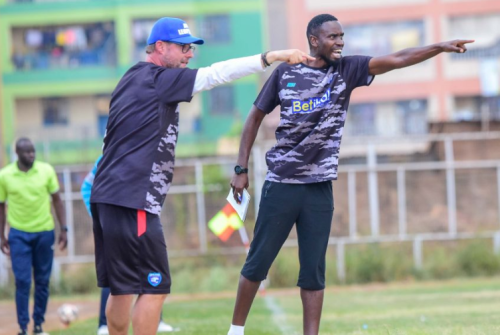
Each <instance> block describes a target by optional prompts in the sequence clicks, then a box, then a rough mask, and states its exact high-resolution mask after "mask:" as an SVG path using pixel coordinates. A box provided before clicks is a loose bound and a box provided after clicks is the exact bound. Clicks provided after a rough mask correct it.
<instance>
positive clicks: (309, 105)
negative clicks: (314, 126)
mask: <svg viewBox="0 0 500 335" xmlns="http://www.w3.org/2000/svg"><path fill="white" fill-rule="evenodd" d="M330 94H331V91H330V89H328V90H326V92H325V94H323V96H322V97H321V98H311V99H309V100H306V101H302V100H292V113H294V114H296V113H312V112H314V109H315V108H316V107H320V106H323V105H324V104H326V103H327V102H328V101H330Z"/></svg>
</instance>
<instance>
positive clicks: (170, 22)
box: [90, 17, 314, 335]
mask: <svg viewBox="0 0 500 335" xmlns="http://www.w3.org/2000/svg"><path fill="white" fill-rule="evenodd" d="M193 44H203V40H202V39H200V38H197V37H194V36H192V35H191V32H190V30H189V27H188V25H187V24H186V22H184V21H182V20H180V19H176V18H168V17H165V18H162V19H160V20H158V21H157V22H156V23H155V24H154V26H153V29H152V31H151V34H150V36H149V38H148V46H147V47H146V53H147V59H146V61H145V62H139V63H137V64H136V65H134V66H132V67H131V68H130V69H129V70H128V71H127V73H125V75H124V76H123V77H122V79H121V80H120V82H119V83H118V85H117V86H116V88H115V90H114V92H113V94H112V98H111V103H110V112H109V120H108V124H107V127H106V136H105V138H104V146H103V157H102V159H101V161H100V162H99V165H98V168H97V173H96V176H95V180H94V185H93V186H92V195H91V200H90V202H91V211H92V219H93V224H94V241H95V255H96V269H97V279H98V285H99V286H100V287H109V288H110V290H111V296H110V298H109V300H108V304H107V307H106V316H107V321H108V328H109V333H110V334H111V335H125V334H127V332H128V327H129V321H130V316H129V315H130V307H131V305H132V301H133V299H134V297H135V295H139V297H138V298H137V300H136V302H135V305H134V307H133V311H132V327H133V331H134V334H141V335H149V334H155V333H156V330H157V325H158V321H159V315H160V310H161V307H162V305H163V302H164V300H165V298H166V296H167V294H168V293H170V284H171V280H170V272H169V267H168V258H167V249H166V244H165V239H164V235H163V228H162V224H161V222H160V217H159V214H160V211H161V208H162V205H163V203H164V201H165V197H166V195H167V191H168V189H169V187H170V184H171V181H172V177H173V172H174V159H175V145H176V143H177V134H178V129H179V110H178V104H179V103H180V102H189V101H191V99H192V97H193V95H194V94H196V93H198V92H201V91H204V90H209V89H211V88H213V87H215V86H218V85H221V84H224V83H228V82H231V81H233V80H235V79H238V78H241V77H243V76H246V75H250V74H253V73H257V72H262V71H264V69H265V68H266V67H267V66H269V65H270V64H271V63H273V62H274V61H286V62H288V63H290V64H297V63H300V62H302V61H304V60H314V58H313V57H311V56H309V55H307V54H306V53H304V52H302V51H300V50H282V51H269V52H266V53H263V54H258V55H255V56H250V57H243V58H237V59H232V60H228V61H224V62H219V63H214V64H212V65H211V66H210V67H205V68H200V69H188V68H186V67H187V65H188V63H189V60H190V59H191V58H192V57H193V51H194V46H193Z"/></svg>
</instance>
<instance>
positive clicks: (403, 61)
mask: <svg viewBox="0 0 500 335" xmlns="http://www.w3.org/2000/svg"><path fill="white" fill-rule="evenodd" d="M473 42H474V40H453V41H448V42H442V43H437V44H432V45H428V46H425V47H420V48H410V49H404V50H401V51H398V52H395V53H393V54H390V55H386V56H380V57H373V58H372V59H371V60H370V63H369V74H370V75H372V76H373V75H379V74H383V73H386V72H389V71H392V70H395V69H401V68H403V67H407V66H411V65H415V64H418V63H421V62H423V61H425V60H427V59H429V58H432V57H434V56H436V55H438V54H440V53H442V52H456V53H463V52H466V51H467V47H466V46H465V44H467V43H473Z"/></svg>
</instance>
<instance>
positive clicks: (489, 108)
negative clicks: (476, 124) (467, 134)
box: [453, 95, 500, 121]
mask: <svg viewBox="0 0 500 335" xmlns="http://www.w3.org/2000/svg"><path fill="white" fill-rule="evenodd" d="M482 112H485V113H487V114H488V119H489V120H497V121H498V120H500V96H498V95H497V96H494V97H481V96H469V97H455V110H454V112H453V119H454V120H455V121H479V120H481V114H482Z"/></svg>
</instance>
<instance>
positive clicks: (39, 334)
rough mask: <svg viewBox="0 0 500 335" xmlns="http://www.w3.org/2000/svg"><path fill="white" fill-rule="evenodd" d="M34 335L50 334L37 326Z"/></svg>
mask: <svg viewBox="0 0 500 335" xmlns="http://www.w3.org/2000/svg"><path fill="white" fill-rule="evenodd" d="M33 335H49V333H45V332H44V331H43V329H42V326H40V325H39V326H35V329H34V330H33Z"/></svg>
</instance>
